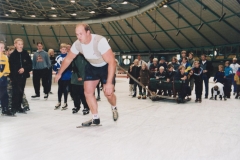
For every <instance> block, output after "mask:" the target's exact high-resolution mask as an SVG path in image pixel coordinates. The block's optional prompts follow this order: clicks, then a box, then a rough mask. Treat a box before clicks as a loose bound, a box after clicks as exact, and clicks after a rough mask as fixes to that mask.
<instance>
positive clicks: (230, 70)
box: [224, 66, 233, 77]
mask: <svg viewBox="0 0 240 160" xmlns="http://www.w3.org/2000/svg"><path fill="white" fill-rule="evenodd" d="M224 72H225V76H226V77H231V76H232V74H233V70H232V68H231V67H229V66H228V67H225V68H224Z"/></svg>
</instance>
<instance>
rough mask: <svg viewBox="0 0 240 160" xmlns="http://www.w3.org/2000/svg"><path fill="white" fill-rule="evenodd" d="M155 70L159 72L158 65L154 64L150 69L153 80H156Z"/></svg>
mask: <svg viewBox="0 0 240 160" xmlns="http://www.w3.org/2000/svg"><path fill="white" fill-rule="evenodd" d="M155 68H157V71H158V64H157V65H156V66H155V65H154V64H151V65H150V67H149V71H150V72H151V75H150V77H151V78H155V74H156V72H155Z"/></svg>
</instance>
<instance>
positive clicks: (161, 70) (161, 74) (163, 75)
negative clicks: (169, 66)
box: [155, 66, 167, 96]
mask: <svg viewBox="0 0 240 160" xmlns="http://www.w3.org/2000/svg"><path fill="white" fill-rule="evenodd" d="M155 78H156V79H159V80H166V79H167V76H166V72H165V71H164V67H163V66H161V67H159V72H158V73H156V76H155ZM162 92H163V93H164V96H167V91H166V90H162V89H161V88H160V89H159V90H158V95H162Z"/></svg>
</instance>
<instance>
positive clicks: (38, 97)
mask: <svg viewBox="0 0 240 160" xmlns="http://www.w3.org/2000/svg"><path fill="white" fill-rule="evenodd" d="M31 97H32V99H40V95H33V96H31Z"/></svg>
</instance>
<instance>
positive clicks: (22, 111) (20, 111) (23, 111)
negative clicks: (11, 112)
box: [17, 108, 27, 114]
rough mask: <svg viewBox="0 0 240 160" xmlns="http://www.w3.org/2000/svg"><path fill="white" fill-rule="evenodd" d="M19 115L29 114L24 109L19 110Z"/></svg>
mask: <svg viewBox="0 0 240 160" xmlns="http://www.w3.org/2000/svg"><path fill="white" fill-rule="evenodd" d="M17 113H25V114H27V112H26V111H25V110H24V109H23V108H19V109H18V110H17Z"/></svg>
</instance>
